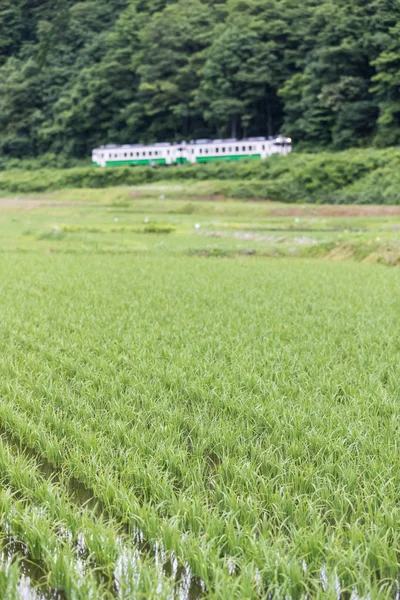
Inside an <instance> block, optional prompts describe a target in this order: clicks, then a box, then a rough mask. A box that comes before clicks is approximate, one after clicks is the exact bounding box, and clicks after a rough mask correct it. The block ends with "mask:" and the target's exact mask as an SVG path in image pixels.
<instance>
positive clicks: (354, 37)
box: [0, 0, 400, 158]
mask: <svg viewBox="0 0 400 600" xmlns="http://www.w3.org/2000/svg"><path fill="white" fill-rule="evenodd" d="M399 18H400V1H399V0H372V1H369V0H302V2H299V1H298V0H175V1H174V0H112V1H110V0H87V1H76V0H0V155H2V156H10V157H17V158H25V157H34V156H38V155H40V154H43V153H49V152H51V153H56V154H64V155H65V156H75V157H83V156H86V155H87V153H88V152H89V151H90V149H91V148H92V147H94V146H96V145H99V144H102V143H110V142H114V143H128V142H129V143H132V142H138V141H142V142H150V141H156V140H170V141H172V140H180V139H190V138H196V137H213V136H219V135H221V136H222V135H229V136H231V135H234V136H235V135H237V136H243V135H255V134H258V135H272V134H276V133H278V132H282V133H285V134H286V135H289V136H291V137H293V138H294V141H295V144H296V145H297V147H300V148H301V147H303V148H308V149H310V148H316V147H318V148H323V147H325V148H333V149H341V148H346V147H350V146H363V145H364V146H365V145H370V144H375V145H377V146H387V145H393V144H397V143H399V141H400V25H399V21H400V19H399Z"/></svg>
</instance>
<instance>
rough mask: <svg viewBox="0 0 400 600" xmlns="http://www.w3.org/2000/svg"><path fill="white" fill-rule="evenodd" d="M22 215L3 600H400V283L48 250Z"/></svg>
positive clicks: (382, 276) (299, 269)
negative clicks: (26, 229) (27, 232)
mask: <svg viewBox="0 0 400 600" xmlns="http://www.w3.org/2000/svg"><path fill="white" fill-rule="evenodd" d="M67 208H68V211H70V216H71V221H70V224H69V227H72V226H74V227H78V223H79V222H81V225H80V226H82V219H83V220H84V222H85V223H86V225H87V224H88V220H89V217H90V218H91V220H92V223H93V226H94V227H95V228H97V229H98V228H99V221H100V220H101V218H102V217H100V216H99V215H101V214H103V213H102V211H103V208H102V207H100V208H98V211H99V213H98V215H97V218H96V214H97V213H96V210H97V209H96V208H93V209H91V210H92V211H93V212H90V211H89V212H85V211H86V208H85V209H84V215H83V216H82V215H81V216H79V214H80V213H79V211H80V210H81V209H74V211H75V210H78V213H79V214H76V213H75V212H74V211H72V208H71V207H67ZM57 210H59V209H58V208H57ZM71 211H72V213H73V214H72V213H71ZM11 215H15V216H12V217H11ZM11 215H10V213H7V215H3V219H10V218H16V219H17V221H15V222H14V221H13V222H12V223H14V225H13V226H15V228H16V229H15V230H11V233H10V232H8V236H7V235H5V236H4V238H3V241H2V242H1V244H2V250H3V252H2V253H1V262H0V282H1V284H0V311H1V320H0V372H1V378H0V434H1V437H0V441H1V445H0V482H1V484H2V488H1V493H0V540H1V539H2V540H3V551H2V560H1V563H0V594H1V595H2V596H3V597H5V598H10V600H14V599H17V598H20V597H21V594H22V593H24V594H25V596H27V597H29V598H32V599H33V598H38V599H39V598H41V599H43V600H45V599H46V600H47V598H53V599H57V600H64V599H65V598H68V599H69V598H73V599H75V598H76V599H77V600H78V599H80V598H82V599H83V598H93V599H95V600H97V598H99V599H103V598H104V599H109V598H114V597H117V598H124V599H125V598H126V599H128V598H165V599H167V598H168V599H171V600H172V599H173V598H182V599H183V598H187V599H190V600H194V599H197V598H201V597H205V598H218V599H222V600H225V599H228V598H229V599H235V598H237V599H242V598H254V599H259V598H272V597H274V598H283V597H287V598H304V599H305V598H332V599H333V598H334V599H335V600H336V599H337V598H338V597H341V598H350V597H351V595H353V597H355V596H357V597H358V598H366V597H370V598H393V597H395V596H396V593H398V579H399V556H400V530H399V526H398V524H399V519H400V508H399V504H398V491H399V485H400V475H399V474H400V469H399V467H400V464H399V453H398V443H397V439H398V434H399V423H400V419H399V416H400V415H399V412H400V404H399V402H398V400H399V397H398V385H397V382H398V375H399V364H400V361H399V358H400V342H399V340H400V319H399V316H400V315H399V313H400V308H399V305H398V301H397V299H398V296H399V292H400V281H399V278H398V272H397V270H396V269H386V268H383V267H380V266H378V265H360V264H357V263H354V262H344V263H329V262H323V261H318V260H304V259H296V258H290V259H289V258H288V259H284V258H283V259H281V260H279V261H276V260H272V259H266V258H258V257H257V256H255V257H254V256H245V255H244V256H241V257H240V258H235V259H233V260H229V261H227V260H220V259H218V258H215V259H213V258H211V259H210V260H207V261H206V260H204V259H203V258H202V257H200V256H196V255H191V256H188V255H187V254H185V253H184V254H182V253H179V252H175V251H172V249H171V251H169V250H166V251H165V252H163V251H162V249H158V250H156V251H154V252H143V253H141V254H134V253H120V254H118V253H112V252H110V253H107V251H106V249H105V248H104V247H103V251H102V252H96V251H93V252H86V253H85V254H84V255H83V254H82V253H81V252H77V253H72V252H71V253H68V252H43V251H42V246H41V244H42V243H43V240H40V239H38V236H37V235H36V234H35V236H31V237H29V236H22V237H20V238H19V237H18V235H19V234H18V231H20V229H19V228H20V227H21V226H22V223H21V222H20V221H18V219H21V218H22V217H21V212H20V209H19V210H18V211H16V212H14V213H11ZM64 217H66V215H64ZM26 218H27V215H25V214H24V216H23V219H26ZM44 218H45V219H48V218H49V217H48V216H46V217H44V216H43V214H42V215H40V214H37V213H36V212H35V211H33V212H29V219H31V220H32V221H33V222H34V223H36V225H35V227H38V228H39V229H40V228H41V227H42V225H43V219H44ZM51 218H53V217H51ZM240 218H241V219H243V216H241V217H240ZM39 223H42V225H40V227H39V226H38V224H39ZM0 225H1V223H0ZM132 227H133V225H132ZM127 233H128V234H129V235H131V233H132V232H130V231H128V232H127ZM76 235H80V233H79V232H77V233H75V232H73V233H72V237H73V236H76ZM90 235H92V234H90ZM93 235H102V234H101V233H100V234H99V232H98V231H97V232H93ZM114 235H115V234H114ZM135 235H136V233H135ZM137 235H141V234H140V233H139V234H137ZM155 235H156V236H158V235H160V236H161V235H162V234H160V233H156V234H155ZM164 235H165V234H164ZM168 235H169V234H168ZM171 235H173V234H171ZM73 239H74V240H75V241H73V240H69V241H68V244H71V245H73V244H75V245H79V243H80V242H79V241H77V240H76V237H74V238H73ZM168 239H169V238H168ZM21 240H22V241H21ZM25 240H27V244H28V245H29V244H31V246H30V251H28V247H29V246H28V245H27V246H26V248H25V251H24V252H21V247H18V245H19V244H20V243H23V242H24V241H25ZM44 243H46V242H44ZM47 243H48V242H47ZM54 243H56V242H54ZM60 243H61V244H63V243H65V240H64V241H61V242H60ZM101 243H102V242H101ZM72 247H73V246H71V248H72ZM28 565H29V567H28ZM21 590H22V591H21Z"/></svg>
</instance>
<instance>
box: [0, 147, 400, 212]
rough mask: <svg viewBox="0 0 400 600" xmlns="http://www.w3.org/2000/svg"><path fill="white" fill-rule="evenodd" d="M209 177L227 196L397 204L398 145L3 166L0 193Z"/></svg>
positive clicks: (399, 181) (213, 188) (399, 201)
mask: <svg viewBox="0 0 400 600" xmlns="http://www.w3.org/2000/svg"><path fill="white" fill-rule="evenodd" d="M205 180H207V181H209V182H212V186H211V187H210V193H213V194H220V195H224V196H227V197H232V198H243V199H246V198H248V199H265V198H268V199H270V200H279V201H281V202H304V201H307V202H313V203H332V204H348V203H355V204H400V150H399V149H388V150H348V151H346V152H340V153H321V154H297V153H293V154H291V155H289V156H287V157H280V156H273V157H271V158H270V159H268V160H266V161H263V162H254V161H243V162H240V163H235V164H232V163H213V164H207V165H186V166H181V167H159V168H155V169H151V168H148V167H135V168H109V169H100V168H95V167H91V166H90V167H80V168H72V169H37V170H18V169H17V170H9V171H1V172H0V193H1V194H3V195H5V194H21V193H31V192H44V191H49V190H59V189H63V188H106V187H111V186H121V185H130V186H134V185H142V184H146V183H152V182H159V181H168V182H171V181H180V182H183V181H187V182H190V181H205Z"/></svg>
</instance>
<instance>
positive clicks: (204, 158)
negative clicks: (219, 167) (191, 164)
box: [196, 154, 261, 162]
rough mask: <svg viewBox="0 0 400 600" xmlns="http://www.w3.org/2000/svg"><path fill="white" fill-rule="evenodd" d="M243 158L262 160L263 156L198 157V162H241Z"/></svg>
mask: <svg viewBox="0 0 400 600" xmlns="http://www.w3.org/2000/svg"><path fill="white" fill-rule="evenodd" d="M241 158H261V154H228V155H226V156H224V155H222V156H196V162H213V161H216V160H240V159H241Z"/></svg>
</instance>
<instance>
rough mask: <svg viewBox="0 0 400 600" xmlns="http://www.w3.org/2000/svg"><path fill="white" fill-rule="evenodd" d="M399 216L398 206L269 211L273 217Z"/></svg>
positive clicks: (305, 207) (277, 209)
mask: <svg viewBox="0 0 400 600" xmlns="http://www.w3.org/2000/svg"><path fill="white" fill-rule="evenodd" d="M397 215H399V216H400V206H382V205H358V204H356V205H354V204H353V205H336V204H321V205H317V206H304V208H303V207H302V206H293V205H289V206H287V207H286V206H283V207H279V208H276V209H273V210H272V211H271V216H274V217H385V216H397Z"/></svg>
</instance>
